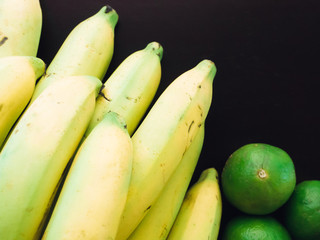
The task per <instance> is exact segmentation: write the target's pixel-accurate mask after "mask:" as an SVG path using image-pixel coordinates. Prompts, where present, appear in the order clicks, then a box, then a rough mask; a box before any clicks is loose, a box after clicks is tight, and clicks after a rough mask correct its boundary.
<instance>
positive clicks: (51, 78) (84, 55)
mask: <svg viewBox="0 0 320 240" xmlns="http://www.w3.org/2000/svg"><path fill="white" fill-rule="evenodd" d="M117 22H118V14H117V12H116V11H115V10H114V9H112V8H111V7H110V6H104V7H102V8H101V9H100V10H99V11H98V12H97V13H96V14H94V15H93V16H91V17H89V18H87V19H86V20H84V21H82V22H81V23H79V24H78V25H77V26H76V27H75V28H74V29H73V30H72V31H71V32H70V33H69V35H68V36H67V38H66V39H65V41H64V42H63V44H62V45H61V47H60V49H59V50H58V52H57V53H56V55H55V57H54V58H53V60H52V61H51V63H50V64H49V65H48V68H47V69H46V74H45V75H43V76H42V78H41V79H40V80H39V81H38V83H37V85H36V88H35V91H34V94H33V96H32V99H31V102H33V101H34V100H35V99H36V98H37V97H38V96H39V94H40V93H41V92H42V91H43V90H44V89H45V88H46V87H48V86H49V85H50V84H52V83H53V82H55V81H59V80H61V79H63V78H64V77H65V76H75V75H90V76H94V77H97V78H99V79H100V80H103V78H104V76H105V74H106V71H107V69H108V67H109V64H110V62H111V59H112V56H113V51H114V28H115V26H116V24H117Z"/></svg>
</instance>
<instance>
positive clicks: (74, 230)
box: [42, 112, 133, 240]
mask: <svg viewBox="0 0 320 240" xmlns="http://www.w3.org/2000/svg"><path fill="white" fill-rule="evenodd" d="M132 156H133V148H132V141H131V138H130V136H129V134H128V130H127V127H126V123H125V122H124V120H123V119H122V118H121V117H120V116H119V115H118V114H116V113H114V112H109V113H107V114H106V115H105V117H104V118H103V120H102V121H101V122H100V123H99V124H98V125H97V126H96V127H95V128H94V130H93V131H92V132H91V133H90V135H89V136H88V137H87V138H86V140H85V141H84V142H83V143H82V145H81V147H80V148H79V150H78V152H77V154H76V156H75V158H74V160H73V162H72V165H71V168H70V170H69V172H68V175H67V178H66V181H65V183H64V185H63V188H62V191H61V193H60V195H59V198H58V201H57V204H56V206H55V208H54V210H53V214H52V216H51V218H50V221H49V224H48V226H47V228H46V231H45V233H44V236H43V238H42V239H43V240H45V239H46V240H56V239H59V240H64V239H66V240H67V239H68V240H81V239H82V240H85V239H97V240H98V239H114V238H115V235H116V233H117V228H118V225H119V221H120V217H121V214H122V211H123V208H124V205H125V202H126V198H127V192H128V188H129V182H130V176H131V171H132Z"/></svg>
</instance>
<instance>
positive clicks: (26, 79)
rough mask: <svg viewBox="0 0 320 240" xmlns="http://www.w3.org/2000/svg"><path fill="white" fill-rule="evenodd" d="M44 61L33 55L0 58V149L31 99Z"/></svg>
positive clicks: (42, 71)
mask: <svg viewBox="0 0 320 240" xmlns="http://www.w3.org/2000/svg"><path fill="white" fill-rule="evenodd" d="M44 71H45V63H44V62H43V61H42V60H41V59H40V58H37V57H33V56H8V57H2V58H0V149H1V146H2V144H3V142H4V140H5V138H6V136H7V134H8V133H9V131H10V129H11V127H12V126H13V124H14V123H15V122H16V120H17V119H18V118H19V116H20V114H21V113H22V111H23V110H24V109H25V107H26V106H27V104H28V102H29V101H30V99H31V96H32V93H33V91H34V87H35V84H36V80H37V79H38V78H39V77H40V76H41V75H42V74H43V73H44Z"/></svg>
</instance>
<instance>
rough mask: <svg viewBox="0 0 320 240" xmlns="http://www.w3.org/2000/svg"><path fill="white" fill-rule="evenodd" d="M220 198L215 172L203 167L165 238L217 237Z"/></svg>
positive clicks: (201, 238)
mask: <svg viewBox="0 0 320 240" xmlns="http://www.w3.org/2000/svg"><path fill="white" fill-rule="evenodd" d="M221 214H222V201H221V193H220V187H219V183H218V173H217V171H216V169H214V168H208V169H206V170H204V171H203V172H202V173H201V175H200V178H199V180H198V181H197V182H196V183H195V184H194V185H193V186H192V187H191V188H190V189H189V190H188V192H187V194H186V196H185V199H184V200H183V203H182V206H181V208H180V211H179V214H178V216H177V218H176V220H175V222H174V224H173V226H172V229H171V231H170V233H169V236H168V238H167V239H168V240H178V239H183V240H189V239H190V240H194V239H199V240H216V239H217V238H218V234H219V228H220V221H221Z"/></svg>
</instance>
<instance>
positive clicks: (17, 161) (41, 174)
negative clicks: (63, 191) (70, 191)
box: [0, 76, 102, 240]
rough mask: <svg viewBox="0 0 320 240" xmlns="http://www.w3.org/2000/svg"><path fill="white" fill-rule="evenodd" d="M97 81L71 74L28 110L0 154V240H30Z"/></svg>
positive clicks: (83, 126)
mask: <svg viewBox="0 0 320 240" xmlns="http://www.w3.org/2000/svg"><path fill="white" fill-rule="evenodd" d="M101 85H102V83H101V81H100V80H99V79H97V78H95V77H92V76H78V77H76V76H72V77H68V78H66V79H64V80H63V81H59V82H57V83H55V84H52V85H51V86H50V87H48V88H47V89H46V90H45V91H43V93H42V94H41V95H39V97H38V98H37V99H36V100H35V101H34V103H33V104H32V105H31V106H30V107H28V108H27V110H26V111H25V112H24V114H23V115H22V117H21V118H20V120H19V122H18V123H17V124H16V126H15V127H14V128H13V130H12V133H11V134H10V136H9V138H8V140H7V142H6V144H5V145H4V147H3V149H2V151H1V153H0V176H1V178H0V236H1V239H6V240H13V239H15V240H17V239H33V238H34V237H35V235H37V234H38V233H37V231H39V230H40V229H38V227H39V225H40V222H41V221H42V218H43V216H44V214H45V213H46V211H47V209H48V208H49V207H50V206H49V204H50V199H51V197H52V195H53V193H54V191H55V187H56V186H57V184H58V182H59V179H60V177H61V175H62V173H63V170H64V168H65V167H66V165H67V163H68V161H69V159H70V158H71V157H72V155H73V153H74V152H75V150H76V148H77V146H78V144H79V142H80V140H81V138H82V135H83V134H84V132H85V129H86V127H87V125H88V123H89V121H90V118H91V116H92V114H93V111H94V106H95V100H96V97H97V95H98V92H99V90H100V88H101Z"/></svg>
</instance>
